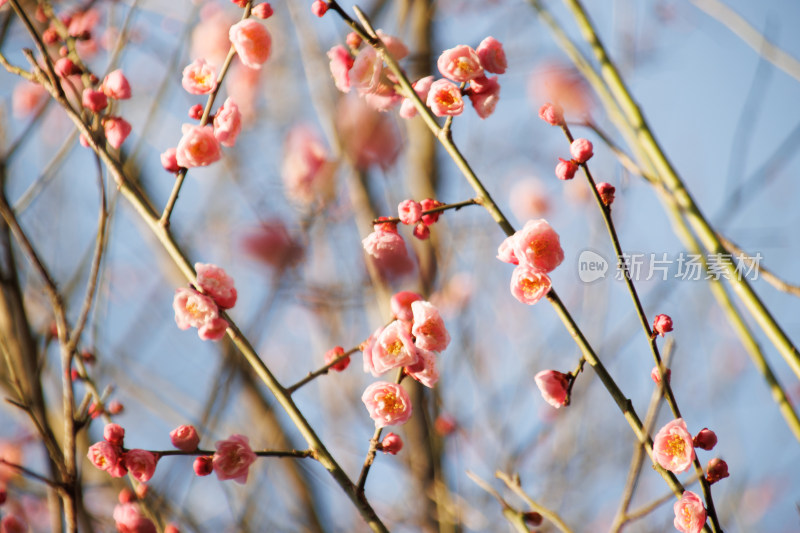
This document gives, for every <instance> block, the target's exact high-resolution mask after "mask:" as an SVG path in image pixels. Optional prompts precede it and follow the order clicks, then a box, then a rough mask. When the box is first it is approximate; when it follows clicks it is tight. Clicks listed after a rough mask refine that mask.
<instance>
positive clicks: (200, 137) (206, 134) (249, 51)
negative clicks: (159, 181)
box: [161, 4, 272, 173]
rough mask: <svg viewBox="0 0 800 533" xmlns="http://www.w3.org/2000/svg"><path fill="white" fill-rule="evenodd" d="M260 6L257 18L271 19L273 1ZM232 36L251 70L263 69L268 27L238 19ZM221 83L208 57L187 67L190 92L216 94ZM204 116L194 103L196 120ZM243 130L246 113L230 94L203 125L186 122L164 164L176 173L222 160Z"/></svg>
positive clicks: (186, 84)
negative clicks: (226, 149)
mask: <svg viewBox="0 0 800 533" xmlns="http://www.w3.org/2000/svg"><path fill="white" fill-rule="evenodd" d="M259 6H264V7H259ZM259 6H256V7H259V9H257V10H255V9H254V12H253V15H255V16H256V17H257V18H268V17H269V16H270V15H271V14H272V7H271V6H270V5H269V4H259ZM228 39H229V41H230V45H231V46H232V47H233V49H234V50H235V51H236V55H237V57H238V58H239V60H240V61H241V63H242V65H244V67H246V68H247V69H251V70H260V69H261V67H262V65H263V64H264V63H265V62H266V61H267V60H268V59H269V56H270V54H271V51H272V38H271V36H270V34H269V31H268V30H267V28H266V27H265V26H264V25H263V24H262V23H260V22H258V21H257V20H253V19H251V18H247V19H244V20H241V21H239V22H237V23H236V24H234V25H233V26H231V27H230V29H229V31H228ZM219 82H220V80H219V78H218V76H217V71H216V68H215V67H214V65H213V64H212V63H211V62H209V61H207V60H206V59H205V58H196V59H195V60H194V61H192V62H191V63H190V64H189V65H187V66H186V67H185V68H184V69H183V73H182V78H181V85H182V86H183V88H184V89H185V90H186V91H187V92H188V93H189V94H194V95H203V94H210V93H213V92H214V91H216V90H217V85H218V84H219ZM203 115H204V113H203V108H202V107H201V106H200V105H199V104H198V105H195V106H193V107H192V108H191V110H190V112H189V116H190V118H193V119H201V118H202V117H203ZM207 122H211V123H210V124H207ZM241 129H242V113H241V111H240V110H239V106H238V105H237V103H236V100H235V99H234V98H233V97H230V96H229V97H228V98H226V99H225V102H223V104H222V106H220V108H219V109H218V110H217V112H216V113H214V114H210V115H209V116H208V117H206V120H205V121H203V122H201V123H200V124H184V125H183V126H182V128H181V134H182V136H181V139H180V141H178V145H177V146H176V147H173V148H168V149H167V150H166V151H164V152H163V153H162V154H161V164H162V166H163V167H164V168H165V169H166V170H167V171H169V172H173V173H175V172H178V171H179V170H180V169H181V168H194V167H204V166H208V165H210V164H212V163H214V162H216V161H219V160H220V158H221V157H222V148H221V147H222V146H226V147H229V148H230V147H233V146H234V145H235V144H236V139H237V137H238V136H239V133H240V132H241Z"/></svg>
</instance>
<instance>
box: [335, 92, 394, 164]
mask: <svg viewBox="0 0 800 533" xmlns="http://www.w3.org/2000/svg"><path fill="white" fill-rule="evenodd" d="M336 129H337V131H338V133H339V138H340V139H342V140H343V142H344V151H345V153H346V154H347V156H348V158H349V159H350V160H351V161H353V163H354V164H355V166H356V167H357V168H359V169H362V170H363V169H367V168H369V167H370V166H372V165H380V167H381V168H382V169H384V170H385V169H388V168H389V167H390V166H392V165H393V164H394V162H395V161H396V160H397V156H398V155H399V154H400V149H401V147H402V144H401V141H400V134H399V132H398V130H397V126H396V125H395V121H394V120H392V119H391V117H388V116H387V115H386V114H383V113H379V112H376V111H375V110H374V109H373V108H372V107H370V106H369V105H368V104H367V103H366V102H365V101H364V99H363V98H356V97H354V96H351V97H349V98H342V99H341V100H340V101H339V107H338V109H337V110H336Z"/></svg>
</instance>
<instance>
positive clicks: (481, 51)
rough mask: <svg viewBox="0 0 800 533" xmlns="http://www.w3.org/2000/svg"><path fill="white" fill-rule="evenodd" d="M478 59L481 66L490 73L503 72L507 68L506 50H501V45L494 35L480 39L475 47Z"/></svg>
mask: <svg viewBox="0 0 800 533" xmlns="http://www.w3.org/2000/svg"><path fill="white" fill-rule="evenodd" d="M475 52H476V53H477V54H478V58H479V59H480V62H481V66H482V67H483V69H484V70H485V71H487V72H491V73H492V74H504V73H505V71H506V68H508V61H507V60H506V52H505V50H503V45H502V43H501V42H500V41H498V40H497V39H495V38H494V37H487V38H485V39H484V40H482V41H481V44H479V45H478V48H476V49H475Z"/></svg>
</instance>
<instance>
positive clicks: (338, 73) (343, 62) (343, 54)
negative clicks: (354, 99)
mask: <svg viewBox="0 0 800 533" xmlns="http://www.w3.org/2000/svg"><path fill="white" fill-rule="evenodd" d="M328 59H330V60H331V63H330V66H331V75H332V76H333V83H334V84H335V85H336V88H337V89H339V90H340V91H342V92H343V93H346V92H349V91H350V74H349V71H350V69H351V68H353V56H351V55H350V52H348V51H347V48H345V47H344V46H342V45H340V44H337V45H336V46H334V47H333V48H331V49H330V50H328Z"/></svg>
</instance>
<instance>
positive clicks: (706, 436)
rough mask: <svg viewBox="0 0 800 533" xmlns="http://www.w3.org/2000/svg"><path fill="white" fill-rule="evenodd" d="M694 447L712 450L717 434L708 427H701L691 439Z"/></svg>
mask: <svg viewBox="0 0 800 533" xmlns="http://www.w3.org/2000/svg"><path fill="white" fill-rule="evenodd" d="M692 444H694V447H695V448H700V449H702V450H713V449H714V446H716V445H717V434H716V433H714V432H713V431H711V430H710V429H708V428H703V429H701V430H700V431H699V432H698V433H697V435H695V436H694V439H692Z"/></svg>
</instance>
